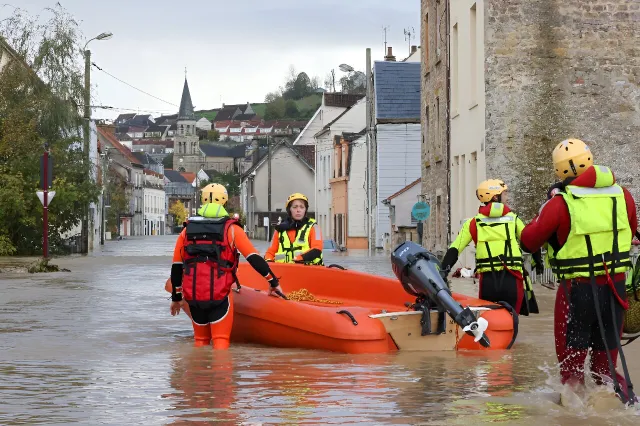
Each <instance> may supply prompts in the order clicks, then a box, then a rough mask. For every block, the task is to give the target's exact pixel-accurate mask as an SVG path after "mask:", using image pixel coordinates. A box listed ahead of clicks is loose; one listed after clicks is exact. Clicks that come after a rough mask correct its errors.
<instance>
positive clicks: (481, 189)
mask: <svg viewBox="0 0 640 426" xmlns="http://www.w3.org/2000/svg"><path fill="white" fill-rule="evenodd" d="M507 189H509V188H508V187H507V185H506V184H505V183H504V182H503V181H501V180H500V179H487V180H485V181H484V182H481V183H480V185H478V189H476V197H478V200H480V201H481V202H483V203H489V202H491V200H492V199H493V197H495V196H496V195H500V194H502V193H503V192H504V191H506V190H507Z"/></svg>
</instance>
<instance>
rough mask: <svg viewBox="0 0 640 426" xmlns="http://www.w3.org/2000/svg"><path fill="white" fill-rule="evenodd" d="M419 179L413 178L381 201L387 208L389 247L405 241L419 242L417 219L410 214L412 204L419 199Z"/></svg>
mask: <svg viewBox="0 0 640 426" xmlns="http://www.w3.org/2000/svg"><path fill="white" fill-rule="evenodd" d="M421 181H422V179H416V180H414V181H413V182H411V183H410V184H409V185H407V186H405V187H404V188H402V189H401V190H399V191H398V192H396V193H395V194H392V195H390V196H389V197H387V198H386V199H385V200H383V201H382V204H384V205H386V206H387V207H388V208H389V224H390V227H389V233H390V234H391V247H395V246H396V245H398V244H400V243H403V242H405V241H413V242H415V243H418V244H420V243H421V241H420V239H419V238H418V221H417V220H416V219H415V218H414V217H413V215H412V214H411V211H412V208H413V205H414V204H415V203H417V202H418V201H420V192H421V186H420V183H421Z"/></svg>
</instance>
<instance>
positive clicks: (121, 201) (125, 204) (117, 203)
mask: <svg viewBox="0 0 640 426" xmlns="http://www.w3.org/2000/svg"><path fill="white" fill-rule="evenodd" d="M107 177H108V180H107V184H106V194H107V197H108V200H109V201H108V203H109V208H108V209H106V212H107V229H108V230H110V231H111V232H113V233H114V234H119V225H120V215H122V214H123V213H128V212H129V203H130V201H131V189H130V188H129V187H128V186H127V181H126V179H125V178H124V177H123V176H121V175H120V174H119V173H117V172H116V171H115V170H113V169H112V168H109V170H108V171H107Z"/></svg>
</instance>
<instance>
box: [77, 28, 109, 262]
mask: <svg viewBox="0 0 640 426" xmlns="http://www.w3.org/2000/svg"><path fill="white" fill-rule="evenodd" d="M112 36H113V34H112V33H110V32H106V33H101V34H98V35H97V36H96V37H94V38H92V39H91V40H89V41H87V42H86V43H85V45H84V47H83V48H82V53H83V55H84V120H83V126H82V130H83V133H84V146H83V148H84V161H86V165H87V166H89V162H90V156H89V121H90V120H91V51H89V50H88V49H87V46H88V45H89V43H91V42H92V41H93V40H108V39H110V38H111V37H112ZM103 202H104V200H103ZM84 208H85V213H84V218H83V219H82V245H83V250H82V252H83V253H88V252H89V206H85V207H84Z"/></svg>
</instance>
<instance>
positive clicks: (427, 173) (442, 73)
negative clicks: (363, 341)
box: [421, 0, 449, 252]
mask: <svg viewBox="0 0 640 426" xmlns="http://www.w3.org/2000/svg"><path fill="white" fill-rule="evenodd" d="M421 11H422V12H421V21H422V25H421V27H422V29H421V45H422V49H421V51H422V93H421V96H422V117H421V123H422V161H423V168H422V195H423V197H424V200H425V201H426V202H427V203H429V205H430V207H431V216H430V217H429V219H427V221H426V222H425V225H424V232H423V241H422V245H423V246H424V247H425V248H427V249H428V250H432V251H434V252H444V251H445V250H446V248H447V245H448V244H449V223H448V222H449V214H448V211H449V209H448V204H449V190H448V173H449V168H448V167H447V163H448V161H449V159H448V158H447V151H448V149H447V148H448V145H447V144H448V136H447V123H448V120H449V117H448V115H447V102H448V91H447V66H448V60H447V55H448V49H447V45H448V43H447V38H448V34H449V32H448V30H447V25H448V23H447V15H446V14H447V2H446V1H436V0H422V2H421ZM427 18H428V20H427ZM436 99H438V100H439V103H440V107H439V110H440V116H439V117H438V116H437V114H436V111H437V108H436ZM427 111H428V116H427ZM438 126H439V128H438ZM436 135H439V138H438V137H436ZM438 200H439V201H440V203H439V204H438Z"/></svg>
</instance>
